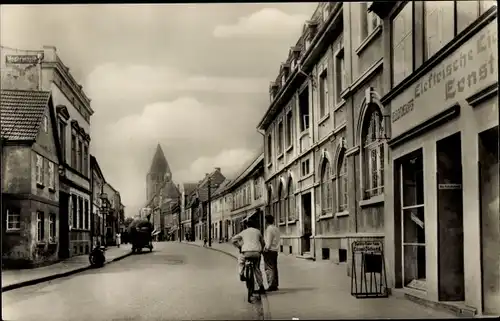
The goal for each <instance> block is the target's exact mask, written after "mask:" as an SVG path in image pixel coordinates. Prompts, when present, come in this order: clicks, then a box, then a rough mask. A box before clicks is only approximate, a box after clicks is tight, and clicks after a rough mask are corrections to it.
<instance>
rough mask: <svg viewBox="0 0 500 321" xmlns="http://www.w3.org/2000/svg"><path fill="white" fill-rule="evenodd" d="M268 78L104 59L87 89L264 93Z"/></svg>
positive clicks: (93, 92)
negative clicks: (193, 72) (189, 71)
mask: <svg viewBox="0 0 500 321" xmlns="http://www.w3.org/2000/svg"><path fill="white" fill-rule="evenodd" d="M267 82H268V81H267V80H266V79H264V78H257V77H249V78H238V77H214V76H203V75H188V74H186V73H184V72H182V71H180V70H177V69H175V68H172V67H165V66H152V65H139V64H138V65H133V64H119V63H107V64H103V65H99V66H97V67H96V68H95V69H94V70H93V71H92V72H91V73H90V74H89V75H88V77H87V85H86V86H85V88H86V91H87V92H88V93H89V95H90V96H91V97H92V98H93V99H99V98H100V97H109V93H110V92H113V93H121V95H128V94H130V93H133V95H135V96H137V95H148V96H151V95H161V94H164V93H167V92H187V91H190V92H196V91H201V92H206V91H209V92H215V93H265V92H266V90H267V88H266V86H267Z"/></svg>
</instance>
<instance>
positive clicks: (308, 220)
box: [301, 193, 312, 254]
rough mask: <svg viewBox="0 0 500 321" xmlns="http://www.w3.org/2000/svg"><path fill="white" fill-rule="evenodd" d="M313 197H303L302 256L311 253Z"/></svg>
mask: <svg viewBox="0 0 500 321" xmlns="http://www.w3.org/2000/svg"><path fill="white" fill-rule="evenodd" d="M311 201H312V196H311V193H307V194H303V195H302V224H303V225H302V227H303V229H302V231H303V232H302V242H301V243H302V254H304V253H308V252H311V235H312V204H311Z"/></svg>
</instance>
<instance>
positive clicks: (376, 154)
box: [362, 105, 384, 198]
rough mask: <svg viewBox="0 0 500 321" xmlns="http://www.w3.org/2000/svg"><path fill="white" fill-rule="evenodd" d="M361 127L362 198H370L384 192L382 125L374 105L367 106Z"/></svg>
mask: <svg viewBox="0 0 500 321" xmlns="http://www.w3.org/2000/svg"><path fill="white" fill-rule="evenodd" d="M363 127H364V130H363V135H362V144H363V165H364V166H363V171H364V173H363V174H364V175H363V176H364V189H365V193H364V198H370V197H373V196H376V195H380V194H382V193H383V192H384V142H383V137H384V125H383V117H382V114H381V112H380V110H379V109H378V107H377V106H376V105H370V106H369V107H368V110H367V114H366V119H365V124H364V126H363Z"/></svg>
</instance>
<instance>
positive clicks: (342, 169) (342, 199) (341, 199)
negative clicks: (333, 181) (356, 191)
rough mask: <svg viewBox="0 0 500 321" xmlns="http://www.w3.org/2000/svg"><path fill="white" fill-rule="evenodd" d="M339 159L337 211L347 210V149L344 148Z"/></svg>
mask: <svg viewBox="0 0 500 321" xmlns="http://www.w3.org/2000/svg"><path fill="white" fill-rule="evenodd" d="M338 157H339V158H338V160H337V204H338V206H337V211H338V212H344V211H347V200H348V194H347V191H348V189H347V159H346V158H345V149H342V150H341V151H340V153H339V155H338Z"/></svg>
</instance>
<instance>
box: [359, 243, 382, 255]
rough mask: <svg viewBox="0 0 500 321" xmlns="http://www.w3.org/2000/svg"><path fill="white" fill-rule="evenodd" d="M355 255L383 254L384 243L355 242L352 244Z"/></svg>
mask: <svg viewBox="0 0 500 321" xmlns="http://www.w3.org/2000/svg"><path fill="white" fill-rule="evenodd" d="M352 251H353V252H354V253H382V242H380V241H355V242H353V244H352Z"/></svg>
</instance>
